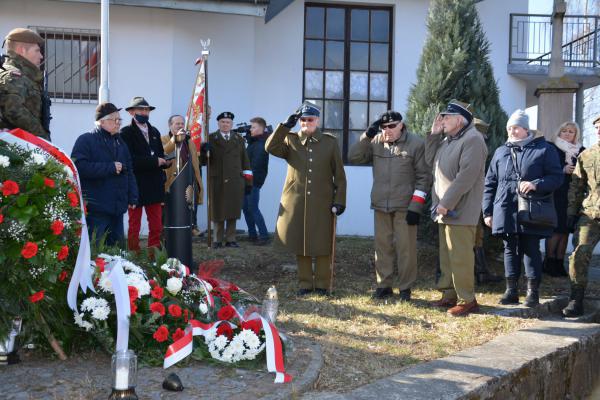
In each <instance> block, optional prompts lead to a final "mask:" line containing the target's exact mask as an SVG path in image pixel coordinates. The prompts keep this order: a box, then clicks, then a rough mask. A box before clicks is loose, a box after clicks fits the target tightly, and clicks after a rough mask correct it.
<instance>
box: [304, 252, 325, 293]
mask: <svg viewBox="0 0 600 400" xmlns="http://www.w3.org/2000/svg"><path fill="white" fill-rule="evenodd" d="M314 258H315V269H314V275H313V257H311V256H301V255H296V261H297V262H298V285H299V286H300V289H310V290H312V289H325V290H329V284H330V282H331V255H327V256H316V257H314Z"/></svg>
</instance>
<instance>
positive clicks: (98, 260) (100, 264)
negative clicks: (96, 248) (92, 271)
mask: <svg viewBox="0 0 600 400" xmlns="http://www.w3.org/2000/svg"><path fill="white" fill-rule="evenodd" d="M96 266H97V267H98V271H100V272H101V273H102V272H104V267H105V266H106V261H104V258H102V257H98V258H96Z"/></svg>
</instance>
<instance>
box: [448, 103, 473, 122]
mask: <svg viewBox="0 0 600 400" xmlns="http://www.w3.org/2000/svg"><path fill="white" fill-rule="evenodd" d="M440 114H441V115H462V116H463V117H465V118H466V120H467V121H468V122H469V123H471V121H473V114H472V113H471V111H470V105H469V104H467V103H463V102H462V101H458V100H451V101H450V103H448V106H447V107H446V109H445V110H444V111H442V112H441V113H440Z"/></svg>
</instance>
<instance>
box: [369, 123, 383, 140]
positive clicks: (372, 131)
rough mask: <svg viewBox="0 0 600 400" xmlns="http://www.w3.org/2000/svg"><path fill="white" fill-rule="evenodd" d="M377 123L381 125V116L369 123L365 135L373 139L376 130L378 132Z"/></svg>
mask: <svg viewBox="0 0 600 400" xmlns="http://www.w3.org/2000/svg"><path fill="white" fill-rule="evenodd" d="M379 125H381V118H379V119H376V120H375V121H373V122H371V125H370V126H369V128H368V129H367V137H369V138H371V139H373V138H374V137H375V135H377V132H379Z"/></svg>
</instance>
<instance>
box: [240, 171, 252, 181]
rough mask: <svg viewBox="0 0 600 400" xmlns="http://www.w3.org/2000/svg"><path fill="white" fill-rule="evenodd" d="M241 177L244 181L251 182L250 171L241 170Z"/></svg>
mask: <svg viewBox="0 0 600 400" xmlns="http://www.w3.org/2000/svg"><path fill="white" fill-rule="evenodd" d="M242 176H243V177H244V179H245V180H247V181H251V180H252V170H250V169H245V170H243V171H242Z"/></svg>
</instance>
